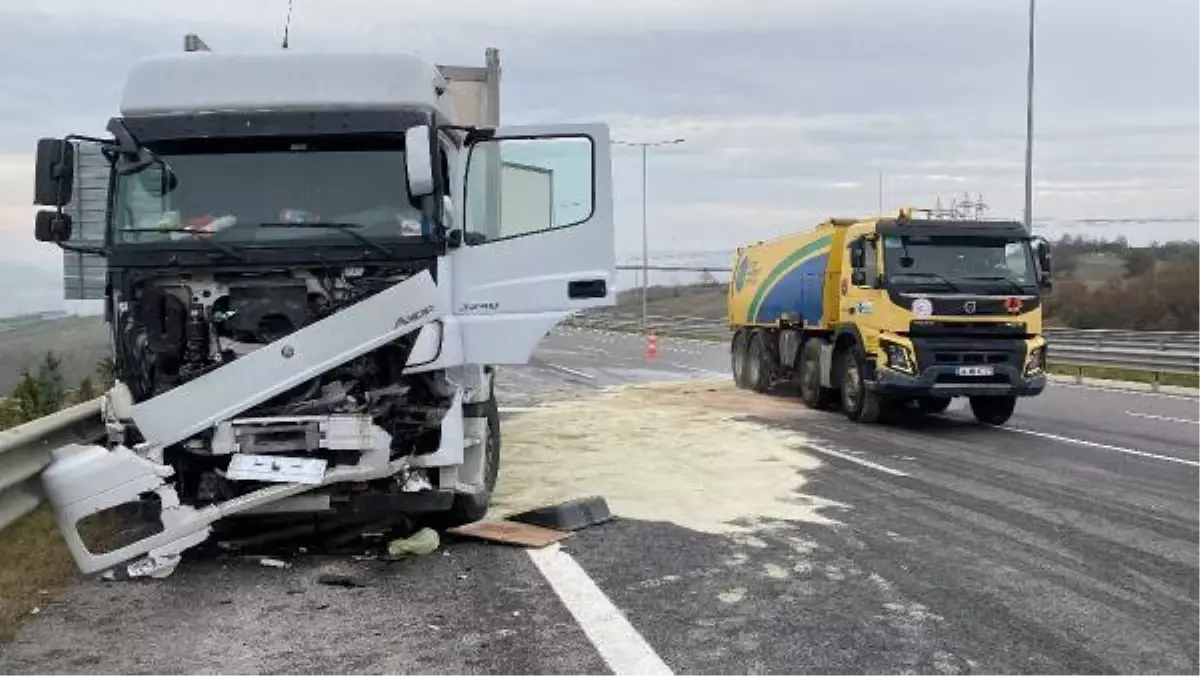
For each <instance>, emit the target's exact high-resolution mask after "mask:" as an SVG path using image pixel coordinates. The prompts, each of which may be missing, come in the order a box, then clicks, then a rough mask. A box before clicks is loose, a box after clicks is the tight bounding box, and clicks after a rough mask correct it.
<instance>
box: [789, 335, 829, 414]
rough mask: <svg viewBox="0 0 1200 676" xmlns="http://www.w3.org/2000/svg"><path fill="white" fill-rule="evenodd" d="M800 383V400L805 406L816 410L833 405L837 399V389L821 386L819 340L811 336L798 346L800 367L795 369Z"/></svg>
mask: <svg viewBox="0 0 1200 676" xmlns="http://www.w3.org/2000/svg"><path fill="white" fill-rule="evenodd" d="M797 378H798V379H799V381H800V382H799V385H800V400H801V401H803V402H804V405H805V406H808V407H809V408H813V409H817V410H826V409H829V408H832V407H833V404H834V402H835V401H837V390H834V389H832V388H829V387H821V341H820V340H818V339H816V338H813V339H810V340H806V341H804V347H802V348H800V367H799V369H797Z"/></svg>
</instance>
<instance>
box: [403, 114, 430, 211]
mask: <svg viewBox="0 0 1200 676" xmlns="http://www.w3.org/2000/svg"><path fill="white" fill-rule="evenodd" d="M404 172H405V174H407V177H408V194H409V195H410V196H412V197H413V198H418V199H419V198H421V197H427V196H429V195H432V194H433V153H432V143H431V140H430V136H429V127H426V126H423V125H422V126H419V127H410V128H409V129H408V130H407V131H405V132H404Z"/></svg>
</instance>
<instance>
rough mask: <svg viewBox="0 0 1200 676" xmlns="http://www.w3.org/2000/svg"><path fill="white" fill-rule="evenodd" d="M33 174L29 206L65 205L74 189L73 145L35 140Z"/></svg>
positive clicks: (56, 139) (54, 139) (57, 140)
mask: <svg viewBox="0 0 1200 676" xmlns="http://www.w3.org/2000/svg"><path fill="white" fill-rule="evenodd" d="M34 172H35V174H34V178H33V203H34V204H36V205H38V206H44V207H62V206H66V205H67V204H68V203H69V202H70V201H71V190H72V189H73V188H74V186H75V146H73V145H71V144H70V143H69V142H67V141H64V140H63V139H59V138H43V139H38V144H37V161H36V162H35V164H34Z"/></svg>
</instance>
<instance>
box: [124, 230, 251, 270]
mask: <svg viewBox="0 0 1200 676" xmlns="http://www.w3.org/2000/svg"><path fill="white" fill-rule="evenodd" d="M121 232H186V233H188V234H189V235H194V237H192V239H193V240H195V241H202V242H205V243H206V244H208V245H209V246H211V247H212V248H214V249H219V250H221V252H223V253H225V254H226V255H228V256H229V257H230V258H236V259H238V260H239V261H242V262H243V263H245V262H246V257H245V256H243V255H242V254H240V253H238V252H237V250H236V249H233V248H231V247H229V246H226V245H224V244H222V243H220V242H218V241H216V240H214V239H213V238H212V237H211V235H212V233H208V232H202V231H199V230H192V229H191V228H121Z"/></svg>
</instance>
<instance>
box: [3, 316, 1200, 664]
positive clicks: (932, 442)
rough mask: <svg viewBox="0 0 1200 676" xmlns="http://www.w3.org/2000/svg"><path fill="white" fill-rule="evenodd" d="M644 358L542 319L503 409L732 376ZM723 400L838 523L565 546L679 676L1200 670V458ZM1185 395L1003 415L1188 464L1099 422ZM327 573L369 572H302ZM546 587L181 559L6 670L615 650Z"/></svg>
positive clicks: (51, 632) (308, 561)
mask: <svg viewBox="0 0 1200 676" xmlns="http://www.w3.org/2000/svg"><path fill="white" fill-rule="evenodd" d="M644 349H645V345H644V343H643V342H642V341H641V340H640V339H638V338H637V337H633V336H609V335H603V334H596V333H591V332H577V331H570V330H565V331H562V332H558V333H556V334H555V335H552V336H549V337H547V339H546V340H545V341H544V343H543V345H542V346H541V349H539V351H538V354H537V357H536V359H535V361H534V363H533V364H531V365H530V366H528V367H521V368H505V369H501V370H500V378H499V380H498V384H497V389H498V394H499V396H500V399H501V404H502V406H503V407H504V415H505V416H506V417H507V416H514V415H520V414H521V412H520V409H521V408H522V407H525V406H529V405H532V404H535V403H537V402H539V401H545V400H550V399H561V398H566V397H576V396H585V395H587V394H589V393H591V392H593V391H595V390H596V389H598V388H602V387H607V386H609V385H617V384H622V383H628V382H643V381H650V380H685V379H691V378H709V377H717V378H727V377H728V375H727V371H728V355H727V352H726V351H725V350H724V348H723V347H722V346H713V345H703V344H694V343H690V342H676V341H673V340H670V339H660V341H659V355H658V358H657V359H655V360H653V361H647V360H646V359H645V355H644ZM736 396H738V397H743V396H744V397H745V401H746V411H747V412H748V413H747V415H750V413H749V412H751V411H754V412H755V413H754V414H753V415H754V416H756V418H757V420H758V421H759V422H762V423H765V424H767V425H770V426H774V427H777V428H782V429H787V430H794V431H796V432H798V433H800V434H801V435H803V436H804V437H805V438H806V439H807V441H806V442H804V443H805V444H807V445H808V447H807V448H806V447H801V449H800V450H802V451H806V452H810V453H815V454H817V455H818V457H820V458H821V460H822V464H821V466H820V467H819V468H818V469H816V470H815V471H812V472H810V473H809V474H808V476H807V483H806V484H805V486H804V492H805V493H806V494H808V495H813V496H817V497H819V498H823V499H826V500H832V501H835V502H836V503H837V505H838V506H836V507H831V508H829V509H827V510H826V513H827V515H828V516H829V517H831V518H833V519H836V520H837V521H838V523H837V524H834V525H821V524H813V523H799V522H776V523H773V524H771V525H770V526H769V527H765V528H763V529H761V530H758V531H756V532H753V533H752V534H745V535H733V536H729V535H717V534H711V533H702V532H696V531H693V530H689V529H687V528H683V527H681V526H679V525H676V524H672V523H668V522H648V521H634V520H628V519H619V520H617V521H615V522H613V523H610V524H606V525H603V526H600V527H596V528H593V529H589V530H587V531H583V532H580V533H578V534H577V535H576V536H575V537H573V538H571V539H569V540H568V541H566V542H565V543H564V545H563V549H564V550H566V551H567V552H569V554H570V556H571V557H573V559H574V560H576V561H578V563H579V565H580V566H582V569H583V571H585V573H586V575H587V576H589V577H590V578H591V580H594V582H595V584H596V585H597V587H598V588H599V590H600V591H601V592H602V593H603V594H604V595H606V596H607V598H608V599H610V600H611V602H612V603H613V604H614V605H615V607H616V608H617V609H619V610H620V611H621V614H622V615H623V616H624V617H625V618H627V619H628V622H629V624H630V625H631V626H632V628H633V629H634V630H636V632H638V633H640V635H641V636H642V637H644V641H645V644H646V645H648V646H649V650H651V651H653V652H654V653H655V656H656V657H657V658H660V659H661V660H662V662H663V663H665V664H666V665H667V666H668V667H669V668H671V669H672V670H674V671H675V672H685V671H686V672H725V673H730V672H732V673H739V672H747V671H754V672H791V673H814V672H824V673H831V672H833V673H863V672H872V673H876V672H882V673H891V672H902V671H908V672H914V671H915V672H921V673H969V672H991V673H997V672H998V673H1013V672H1022V673H1024V672H1042V673H1045V672H1072V673H1077V672H1088V673H1096V672H1105V673H1147V672H1155V673H1164V672H1165V673H1184V672H1186V673H1195V672H1196V671H1197V661H1196V655H1197V649H1198V645H1197V644H1198V633H1200V630H1198V627H1197V622H1196V617H1197V609H1198V606H1197V594H1198V592H1197V583H1196V580H1197V574H1198V563H1197V530H1198V528H1200V526H1198V525H1197V521H1198V515H1197V511H1198V500H1197V490H1196V489H1197V471H1196V468H1194V467H1192V466H1189V465H1185V464H1181V463H1178V462H1173V461H1170V460H1161V459H1155V458H1153V457H1149V456H1138V455H1130V454H1128V453H1123V452H1119V451H1113V450H1106V449H1103V448H1096V447H1090V446H1084V445H1079V444H1076V443H1071V442H1070V441H1061V440H1056V439H1051V438H1046V437H1039V436H1031V435H1027V434H1021V433H1016V432H1012V431H1009V430H1005V429H995V428H987V427H981V426H978V425H976V424H974V423H973V422H972V421H971V420H970V419H969V413H967V412H965V411H963V410H962V409H961V407H959V406H956V407H955V408H953V409H952V410H951V411H949V412H948V413H947V414H946V415H944V416H938V417H936V418H931V419H926V420H920V421H908V422H903V423H898V424H892V425H884V426H864V425H856V424H852V423H850V422H849V421H847V420H846V419H845V418H844V417H843V416H841V415H840V414H838V413H832V412H828V413H827V412H814V411H809V410H807V409H805V408H804V407H803V406H802V405H801V404H799V402H793V401H791V400H788V399H787V398H780V399H779V400H778V401H777V402H776V403H777V404H781V405H775V406H762V405H760V404H759V402H761V401H765V400H770V399H774V398H773V397H769V396H764V395H756V394H753V393H749V392H746V393H738V395H736ZM1094 401H1101V402H1102V404H1101V406H1100V407H1098V408H1097V409H1096V410H1095V412H1091V413H1089V410H1090V409H1089V408H1088V407H1087V405H1086V404H1087V403H1088V402H1094ZM793 403H794V406H793V405H792V404H793ZM1188 406H1191V409H1189V408H1188ZM1055 407H1057V408H1055ZM1194 409H1195V403H1194V402H1189V401H1184V400H1175V399H1168V398H1154V397H1146V396H1144V395H1134V394H1130V393H1109V392H1099V393H1097V392H1095V391H1092V390H1081V389H1078V388H1065V387H1064V388H1057V387H1052V389H1051V390H1050V391H1049V392H1048V393H1047V394H1046V395H1045V396H1044V397H1042V398H1039V399H1038V400H1030V401H1027V402H1022V404H1021V405H1020V409H1019V413H1018V415H1017V416H1016V417H1015V418H1014V424H1017V425H1020V426H1022V428H1028V429H1030V430H1032V431H1039V430H1042V429H1050V430H1055V429H1056V430H1058V431H1059V433H1060V434H1061V435H1063V436H1067V437H1069V438H1071V439H1080V440H1090V441H1095V442H1097V443H1107V444H1109V445H1112V446H1120V447H1128V448H1130V449H1131V450H1138V449H1144V450H1146V451H1147V452H1150V451H1153V452H1154V453H1156V454H1163V455H1170V456H1173V457H1181V458H1193V459H1194V458H1195V457H1196V455H1195V453H1196V450H1195V447H1196V440H1195V434H1192V435H1191V436H1190V437H1188V436H1187V435H1183V437H1182V438H1181V437H1180V436H1179V435H1178V434H1177V433H1176V432H1175V431H1172V430H1174V428H1173V427H1171V426H1168V425H1159V424H1154V423H1163V422H1170V421H1167V420H1157V419H1155V418H1141V419H1139V420H1144V421H1147V422H1138V423H1137V424H1139V425H1143V426H1142V427H1133V428H1125V427H1123V426H1122V425H1121V423H1122V422H1123V419H1122V418H1121V416H1118V415H1117V414H1116V412H1117V411H1120V412H1121V414H1122V415H1123V416H1124V417H1125V418H1131V419H1133V418H1138V416H1132V415H1125V414H1124V411H1125V410H1129V411H1134V412H1138V413H1143V414H1146V415H1155V416H1159V417H1170V418H1179V419H1182V418H1184V417H1186V415H1187V414H1188V411H1189V410H1191V412H1192V413H1193V415H1194ZM1093 418H1094V420H1093ZM1059 419H1061V420H1062V421H1064V422H1070V423H1071V424H1072V425H1073V427H1071V428H1070V429H1064V428H1062V427H1057V428H1056V427H1051V426H1052V425H1054V424H1056V423H1057V422H1058V420H1059ZM1073 420H1077V421H1078V422H1071V421H1073ZM1089 421H1091V422H1089ZM1174 424H1176V425H1181V426H1182V425H1185V424H1186V423H1174ZM1043 426H1046V427H1043ZM1193 427H1194V426H1193ZM1121 430H1124V432H1122V431H1121ZM1121 433H1123V434H1125V436H1115V435H1117V434H1121ZM1181 441H1182V442H1188V441H1190V445H1189V444H1186V443H1181ZM738 452H739V449H738V448H730V453H738ZM1189 454H1190V455H1189ZM502 471H503V470H502ZM631 471H637V469H636V468H631ZM697 490H702V487H697ZM326 571H337V572H343V573H350V574H352V575H355V576H356V577H357V578H358V579H360V580H361V581H362V582H364V583H365V584H367V585H369V586H367V587H365V588H362V589H340V588H332V587H327V586H323V585H319V584H317V583H316V581H315V580H316V576H317V575H318V574H319V573H321V572H326ZM551 586H552V585H550V584H548V581H547V579H545V578H544V577H543V575H542V574H541V573H540V572H539V571H538V569H537V567H536V566H534V565H533V564H532V563H531V561H530V559H529V557H528V555H527V554H526V553H525V552H523V551H522V550H519V549H512V548H505V547H490V546H486V545H480V544H476V543H466V542H458V543H450V544H449V545H448V546H447V548H446V551H445V552H443V553H440V554H439V555H435V556H431V557H426V558H422V559H418V560H415V561H411V562H405V563H401V564H391V565H386V564H381V563H379V562H371V561H355V560H347V559H331V558H327V557H301V558H299V559H297V560H296V561H295V567H294V568H292V569H289V570H275V569H265V568H261V567H259V566H258V565H256V564H254V563H253V562H250V561H242V560H217V561H203V562H196V563H195V564H190V565H185V566H184V567H181V569H180V570H179V571H178V572H177V573H176V574H175V575H174V576H172V577H171V578H169V579H168V580H166V581H162V582H148V583H138V584H132V585H131V584H119V583H105V582H90V583H86V584H83V585H80V586H79V587H77V588H75V589H74V590H72V591H71V592H69V593H68V594H67V596H66V597H65V598H63V599H61V600H60V601H58V602H56V603H53V604H48V605H47V606H46V607H45V608H43V610H42V612H41V613H40V614H39V616H38V617H36V618H34V619H33V620H32V621H31V622H30V623H29V624H28V625H27V626H26V627H25V628H24V629H23V630H22V632H21V634H19V635H18V637H17V639H16V640H15V641H14V642H13V643H12V644H10V645H8V646H4V647H0V672H6V673H7V672H19V671H43V672H46V671H49V672H59V671H76V672H78V671H124V672H126V673H142V672H148V671H155V672H178V671H200V670H206V671H212V670H223V671H239V672H271V671H295V672H309V671H326V672H329V671H333V672H342V671H345V672H359V673H379V672H403V671H437V672H443V671H444V672H450V671H455V672H458V673H494V672H506V673H546V672H555V673H579V672H583V673H596V672H601V673H602V672H605V671H609V670H611V669H612V662H611V661H610V660H611V659H613V658H612V657H611V656H612V655H613V654H616V655H618V656H619V655H621V654H622V649H626V648H629V646H626V645H618V646H616V648H615V649H614V646H613V645H611V643H612V642H613V641H614V640H616V641H617V642H618V643H620V641H621V639H613V638H611V637H612V636H614V635H618V636H619V635H620V634H619V632H618V633H616V634H614V633H613V632H611V631H602V630H600V631H598V630H597V629H596V627H594V626H585V625H587V624H588V623H587V621H585V620H580V619H579V618H578V617H577V616H576V615H575V614H574V613H575V610H576V609H573V608H572V609H569V608H568V607H566V606H568V605H569V604H570V601H569V600H566V601H565V600H563V599H562V598H560V597H559V596H558V595H557V593H556V592H555V591H553V590H552V589H551ZM602 629H603V628H602ZM605 637H608V638H605ZM606 642H607V644H606ZM601 647H604V648H605V649H601Z"/></svg>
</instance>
